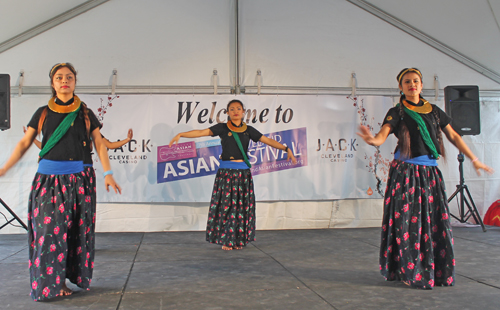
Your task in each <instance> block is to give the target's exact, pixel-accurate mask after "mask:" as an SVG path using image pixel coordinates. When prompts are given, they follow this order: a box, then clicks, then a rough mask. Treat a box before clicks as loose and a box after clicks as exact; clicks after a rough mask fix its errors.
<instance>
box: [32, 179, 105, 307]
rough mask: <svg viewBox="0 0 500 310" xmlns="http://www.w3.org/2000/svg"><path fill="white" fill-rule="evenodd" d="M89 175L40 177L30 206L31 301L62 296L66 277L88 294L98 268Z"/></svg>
mask: <svg viewBox="0 0 500 310" xmlns="http://www.w3.org/2000/svg"><path fill="white" fill-rule="evenodd" d="M87 179H88V175H87V173H86V172H80V173H75V174H65V175H46V174H40V173H37V174H36V175H35V178H34V180H33V184H32V188H31V193H30V197H29V205H28V239H29V244H30V246H29V269H30V283H31V297H32V298H33V300H37V301H39V300H45V299H49V298H52V297H55V296H58V295H59V294H60V291H61V287H62V285H63V283H64V281H65V280H66V278H68V279H69V280H70V281H71V282H72V283H74V284H76V285H77V286H79V287H81V288H84V289H88V287H89V286H90V282H91V281H92V271H93V267H94V236H95V234H94V232H95V203H94V204H93V206H92V198H91V193H90V192H89V190H88V186H87V184H86V180H87Z"/></svg>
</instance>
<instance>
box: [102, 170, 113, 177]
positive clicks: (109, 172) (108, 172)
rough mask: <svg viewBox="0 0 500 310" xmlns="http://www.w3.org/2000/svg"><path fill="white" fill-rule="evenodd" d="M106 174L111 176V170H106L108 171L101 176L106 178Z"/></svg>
mask: <svg viewBox="0 0 500 310" xmlns="http://www.w3.org/2000/svg"><path fill="white" fill-rule="evenodd" d="M108 174H113V170H108V171H106V172H104V173H103V174H102V175H103V176H107V175H108Z"/></svg>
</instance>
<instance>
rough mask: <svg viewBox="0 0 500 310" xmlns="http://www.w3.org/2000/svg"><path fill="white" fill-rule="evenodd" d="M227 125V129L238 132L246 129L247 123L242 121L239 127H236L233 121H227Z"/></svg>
mask: <svg viewBox="0 0 500 310" xmlns="http://www.w3.org/2000/svg"><path fill="white" fill-rule="evenodd" d="M227 127H228V128H229V130H231V131H234V132H238V133H240V132H245V131H247V124H245V123H244V122H242V125H241V127H236V126H235V125H234V124H233V122H231V121H228V122H227Z"/></svg>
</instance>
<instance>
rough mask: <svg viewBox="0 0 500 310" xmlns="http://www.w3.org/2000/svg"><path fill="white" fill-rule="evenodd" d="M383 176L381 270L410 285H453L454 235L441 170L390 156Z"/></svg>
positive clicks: (389, 277)
mask: <svg viewBox="0 0 500 310" xmlns="http://www.w3.org/2000/svg"><path fill="white" fill-rule="evenodd" d="M388 177H389V178H388V181H387V188H386V192H385V198H384V217H383V222H382V242H381V246H380V272H381V274H382V275H383V276H384V277H385V278H386V280H388V281H394V280H399V281H404V282H406V283H408V284H409V285H410V286H412V287H415V288H422V289H432V288H433V287H434V286H435V285H437V286H451V285H454V284H455V258H454V254H453V236H452V231H451V225H450V219H449V218H450V214H449V210H448V201H447V199H446V192H445V186H444V182H443V177H442V175H441V171H439V169H438V167H432V166H421V165H414V164H410V163H406V162H403V161H400V160H394V161H392V163H391V168H390V170H389V176H388Z"/></svg>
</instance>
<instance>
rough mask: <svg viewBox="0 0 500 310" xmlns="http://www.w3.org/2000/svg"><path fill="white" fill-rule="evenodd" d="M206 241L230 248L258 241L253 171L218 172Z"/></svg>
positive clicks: (229, 170) (232, 170) (209, 213)
mask: <svg viewBox="0 0 500 310" xmlns="http://www.w3.org/2000/svg"><path fill="white" fill-rule="evenodd" d="M207 241H208V242H210V243H216V244H220V245H224V246H227V247H234V246H245V245H246V244H247V243H249V242H251V241H255V194H254V191H253V179H252V174H251V172H250V169H225V168H222V169H219V170H218V171H217V175H216V176H215V183H214V188H213V191H212V199H211V201H210V209H209V212H208V221H207Z"/></svg>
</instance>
